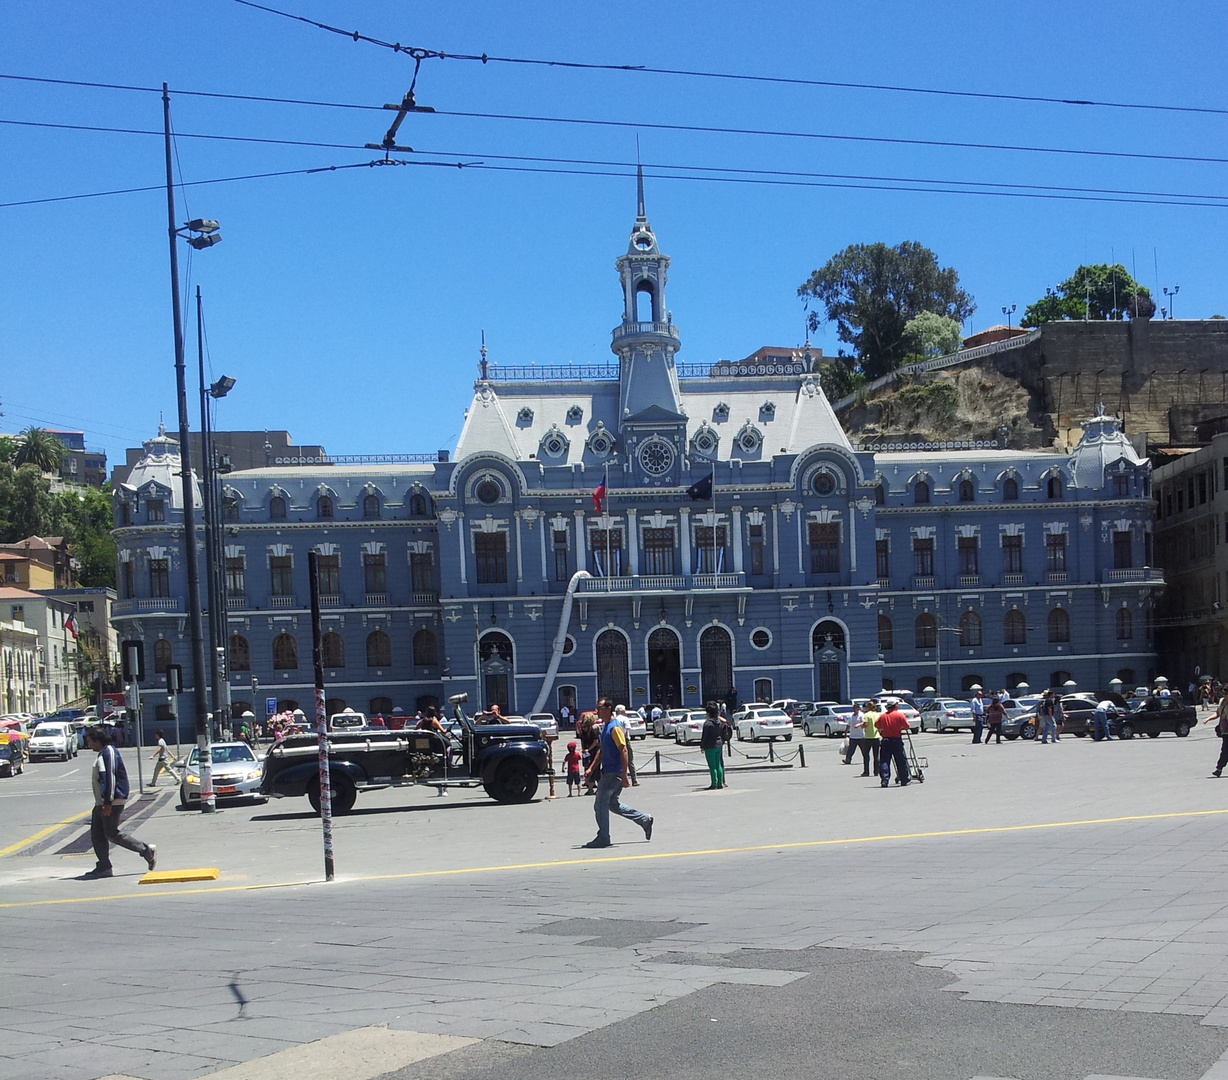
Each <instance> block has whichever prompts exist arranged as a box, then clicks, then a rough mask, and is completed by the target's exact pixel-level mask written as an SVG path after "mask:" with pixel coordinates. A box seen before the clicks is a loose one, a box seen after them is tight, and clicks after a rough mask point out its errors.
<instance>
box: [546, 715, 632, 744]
mask: <svg viewBox="0 0 1228 1080" xmlns="http://www.w3.org/2000/svg"><path fill="white" fill-rule="evenodd" d="M529 723H530V724H536V725H537V726H538V727H539V728H541V729H542V737H543V738H550V739H557V738H558V737H559V722H558V720H556V719H555V717H554V713H549V712H535V713H529ZM627 730H628V731H630V727H628V729H627ZM641 738H642V736H641Z"/></svg>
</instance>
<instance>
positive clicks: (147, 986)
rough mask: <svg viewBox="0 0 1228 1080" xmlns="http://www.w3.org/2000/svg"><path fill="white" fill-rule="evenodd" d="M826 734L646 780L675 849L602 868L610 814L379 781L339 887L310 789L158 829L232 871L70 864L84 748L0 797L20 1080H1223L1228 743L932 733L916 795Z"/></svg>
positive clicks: (355, 827)
mask: <svg viewBox="0 0 1228 1080" xmlns="http://www.w3.org/2000/svg"><path fill="white" fill-rule="evenodd" d="M656 745H658V744H654V742H653V741H652V740H649V742H648V743H647V744H638V745H637V751H638V752H639V754H640V756H641V760H643V759H644V758H648V757H649V756H650V752H651V751H652V750H653V749H655V747H656ZM659 745H660V746H661V747H663V748H664V747H665V746H666V745H667V744H664V743H661V744H659ZM805 745H806V748H807V766H808V767H807V768H805V769H800V768H792V769H786V770H780V771H771V772H769V771H757V772H744V773H738V772H735V773H733V774H731V776H730V781H731V784H732V786H731V787H730V789H728V790H727V791H723V792H708V791H704V790H702V787H703V785H704V783H705V782H706V775H704V776H702V777H701V776H700V775H698V774H694V773H679V772H671V773H667V774H665V775H662V776H659V777H658V776H655V775H646V776H645V777H644V778H643V782H642V783H641V785H640V786H639V787H638V788H632V789H631V790H630V791H628V792H627V801H628V802H630V803H631V804H632V805H635V806H636V807H638V808H640V809H643V810H645V811H647V812H648V813H651V814H653V815H654V816H655V817H656V822H657V824H656V828H655V830H654V833H653V838H652V841H651V843H646V842H645V841H644V839H643V836H642V834H641V832H640V831H639V830H638V829H636V828H635V827H634V826H632V825H630V824H629V823H626V822H623V821H620V820H617V819H616V820H615V821H614V822H613V825H612V829H613V836H614V840H615V846H614V847H613V848H611V849H609V850H608V851H603V852H589V851H585V850H583V849H581V848H580V846H579V845H581V844H582V843H584V842H585V841H587V840H589V839H590V838H591V837H592V835H593V833H594V826H593V821H592V801H591V799H586V798H572V799H567V798H566V797H564V798H561V799H558V800H556V801H553V802H548V801H544V800H540V801H537V802H534V803H532V804H530V805H527V806H508V807H503V806H497V805H495V804H492V803H490V802H489V801H488V800H486V799H484V798H482V797H481V796H480V795H478V794H476V793H464V792H453V793H451V794H449V795H448V796H447V797H446V798H440V797H437V796H436V795H435V794H434V792H433V791H432V790H430V789H425V790H417V789H415V790H408V791H407V790H399V791H387V792H382V793H377V794H372V795H364V796H362V797H360V799H359V802H358V804H357V807H356V811H355V813H353V814H351V815H349V816H347V817H345V818H342V819H338V821H337V823H336V828H335V834H336V852H337V866H338V874H339V877H338V880H336V881H334V882H332V883H331V884H326V883H324V882H323V881H322V880H321V878H322V866H323V858H322V852H321V841H320V827H319V821H318V819H315V818H313V817H311V816H310V814H309V813H308V810H307V806H306V802H305V800H296V801H290V800H283V801H274V802H271V803H269V804H268V805H267V806H255V807H236V808H228V809H226V810H225V812H223V813H219V814H217V815H216V816H215V817H213V818H207V817H202V816H201V815H199V814H197V813H185V812H182V811H179V810H178V809H177V808H176V806H175V801H174V799H173V797H172V794H171V792H172V789H171V788H169V787H166V788H163V789H160V791H159V793H158V795H157V796H156V797H155V798H153V799H151V800H148V801H145V802H142V803H141V804H140V808H139V809H138V808H136V807H134V808H132V810H131V811H130V813H131V814H132V815H133V816H134V817H140V820H139V821H138V823H137V824H136V825H135V827H134V831H135V832H136V834H137V835H138V836H140V837H141V838H142V839H145V840H148V841H151V842H154V843H156V844H157V845H158V851H159V869H177V868H192V867H212V866H216V867H217V868H218V869H219V871H220V875H219V878H218V880H217V881H215V882H203V883H193V884H184V885H173V886H146V885H140V884H138V881H139V876H140V873H141V872H142V871H143V869H144V867H143V864H142V863H141V862H140V860H139V859H137V857H136V856H133V855H131V854H130V853H128V852H125V851H118V852H116V854H115V866H116V877H115V878H113V879H111V880H108V881H92V882H80V881H76V880H73V877H74V876H75V875H76V874H79V873H81V872H83V871H85V870H87V869H89V868H90V866H92V856H90V855H89V854H88V844H83V843H82V839H81V838H82V833H83V831H84V828H85V824H86V823H85V821H84V820H77V821H71V822H67V823H66V824H63V823H64V822H65V821H66V819H68V818H70V817H72V816H73V815H75V814H79V813H81V812H82V811H84V810H86V809H87V808H88V803H89V791H88V774H87V772H86V770H85V769H84V768H83V767H82V766H83V765H84V764H85V762H86V759H85V758H80V759H78V760H77V761H76V762H69V763H65V764H62V765H61V764H47V765H38V766H35V767H32V768H30V769H29V770H27V773H26V775H25V776H24V777H20V778H16V779H15V780H11V781H3V782H0V815H3V820H4V821H5V823H6V828H5V830H4V840H3V842H2V843H0V852H2V853H3V854H2V856H0V915H2V916H3V925H4V950H3V952H2V953H0V956H2V959H0V981H2V984H3V986H4V995H3V1005H2V1006H0V1030H2V1031H3V1039H2V1040H0V1077H2V1078H4V1080H10V1078H14V1080H16V1078H23V1080H24V1078H44V1077H45V1078H49V1080H97V1078H99V1077H104V1076H123V1077H136V1078H140V1080H179V1078H195V1077H205V1076H215V1075H217V1076H222V1077H225V1078H226V1080H273V1078H278V1077H290V1076H294V1077H302V1076H304V1075H312V1076H333V1075H336V1076H338V1077H341V1076H345V1077H351V1078H352V1077H370V1078H375V1077H389V1076H395V1077H400V1078H405V1080H409V1078H417V1080H427V1078H439V1080H444V1078H452V1077H456V1078H460V1077H466V1078H470V1077H472V1078H475V1080H476V1078H482V1080H485V1078H490V1080H494V1078H496V1077H498V1078H513V1080H515V1078H519V1077H525V1078H528V1077H547V1078H548V1077H554V1076H558V1077H564V1076H566V1077H569V1078H571V1077H577V1076H590V1077H599V1078H604V1077H610V1078H615V1077H666V1078H690V1077H700V1076H705V1077H706V1076H710V1075H712V1074H713V1073H714V1072H716V1071H718V1070H720V1071H728V1072H729V1073H731V1074H733V1075H749V1076H760V1075H762V1076H768V1075H771V1076H774V1077H775V1076H780V1077H824V1078H826V1077H833V1078H835V1077H853V1078H861V1077H865V1078H872V1077H892V1076H909V1077H923V1078H928V1077H933V1078H954V1080H972V1078H974V1077H982V1078H984V1077H994V1078H1016V1080H1041V1078H1063V1080H1065V1078H1070V1080H1084V1078H1087V1077H1092V1076H1095V1077H1145V1078H1153V1080H1185V1078H1187V1077H1188V1078H1190V1080H1195V1078H1199V1077H1212V1078H1224V1077H1228V1060H1226V1061H1225V1063H1223V1064H1217V1062H1218V1061H1219V1059H1220V1058H1221V1055H1224V1053H1225V1051H1226V1050H1228V964H1226V962H1225V961H1226V960H1228V873H1226V871H1228V854H1226V853H1225V845H1224V842H1223V837H1224V835H1225V833H1226V831H1228V809H1226V807H1228V788H1225V787H1224V786H1223V785H1222V783H1221V782H1219V781H1216V780H1213V779H1210V778H1209V775H1208V774H1209V772H1210V769H1211V767H1212V765H1213V764H1214V759H1215V755H1216V753H1217V750H1218V745H1219V743H1218V739H1216V738H1215V737H1214V736H1213V735H1212V734H1211V732H1210V729H1209V728H1208V727H1201V726H1200V728H1199V729H1198V731H1197V732H1196V733H1195V734H1194V735H1193V736H1192V737H1190V738H1188V739H1176V738H1174V737H1172V736H1169V735H1166V736H1163V737H1161V738H1159V739H1155V740H1150V739H1135V740H1132V741H1130V742H1120V741H1114V742H1112V743H1109V744H1105V745H1100V744H1094V743H1092V742H1091V741H1090V740H1086V739H1083V740H1076V739H1073V738H1066V739H1063V740H1062V741H1061V742H1060V743H1059V744H1057V745H1055V746H1036V745H1032V744H1026V743H1022V742H1016V743H1013V744H1003V745H1001V746H997V745H994V746H988V747H985V746H974V745H971V744H970V743H969V741H968V736H967V735H966V734H959V735H955V734H951V735H932V734H931V735H926V736H922V737H919V738H918V739H917V748H918V752H920V753H922V754H924V755H925V756H926V757H928V759H929V768H928V770H927V771H926V781H925V783H924V784H913V785H910V786H909V787H908V788H906V789H898V788H894V787H893V788H892V789H890V790H883V789H881V788H880V787H879V785H878V783H877V781H875V780H865V779H862V778H861V777H860V775H859V770H858V769H857V768H856V766H852V767H844V766H842V765H841V764H840V760H839V757H838V756H837V753H836V743H835V742H834V741H832V742H827V741H825V740H821V739H812V740H806V744H805ZM641 747H642V748H643V749H641ZM692 753H694V754H695V755H696V756H697V754H698V752H697V751H692ZM128 756H129V758H130V759H131V751H129V755H128ZM132 771H133V772H135V769H133V770H132ZM543 793H544V790H543ZM564 794H565V792H564ZM56 826H59V827H58V828H57V827H56ZM40 834H41V835H40ZM35 837H37V839H34V840H33V841H32V842H26V841H27V840H30V839H31V838H35Z"/></svg>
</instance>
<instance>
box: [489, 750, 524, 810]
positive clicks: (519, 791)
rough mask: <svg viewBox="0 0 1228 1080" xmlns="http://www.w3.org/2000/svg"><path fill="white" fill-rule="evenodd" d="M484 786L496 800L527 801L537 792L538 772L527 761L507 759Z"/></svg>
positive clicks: (505, 801) (504, 801) (503, 801)
mask: <svg viewBox="0 0 1228 1080" xmlns="http://www.w3.org/2000/svg"><path fill="white" fill-rule="evenodd" d="M483 787H484V788H485V789H486V794H487V795H489V796H490V797H491V798H492V799H494V800H495V801H496V802H500V803H527V802H528V801H529V800H530V799H532V798H533V796H534V795H536V794H537V773H536V772H535V771H534V770H533V766H532V765H530V764H529V763H528V762H527V761H517V760H512V761H505V762H503V764H502V765H500V766H499V767H498V768H497V769H496V770H495V775H494V776H493V777H492V778H491V781H490V783H489V784H484V785H483Z"/></svg>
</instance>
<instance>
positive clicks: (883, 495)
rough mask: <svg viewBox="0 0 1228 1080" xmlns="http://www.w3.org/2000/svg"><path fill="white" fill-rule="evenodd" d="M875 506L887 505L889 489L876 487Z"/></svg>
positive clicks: (877, 485)
mask: <svg viewBox="0 0 1228 1080" xmlns="http://www.w3.org/2000/svg"><path fill="white" fill-rule="evenodd" d="M874 505H875V506H886V505H887V489H886V488H885V487H883V485H882V484H875V485H874Z"/></svg>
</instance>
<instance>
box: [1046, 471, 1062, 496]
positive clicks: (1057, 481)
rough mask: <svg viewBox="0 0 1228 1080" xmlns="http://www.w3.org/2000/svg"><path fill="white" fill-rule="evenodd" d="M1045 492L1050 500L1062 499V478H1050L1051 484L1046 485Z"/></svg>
mask: <svg viewBox="0 0 1228 1080" xmlns="http://www.w3.org/2000/svg"><path fill="white" fill-rule="evenodd" d="M1045 492H1046V494H1047V496H1048V497H1049V498H1050V499H1060V498H1061V497H1062V478H1061V477H1060V476H1051V477H1049V482H1048V483H1047V484H1046V485H1045Z"/></svg>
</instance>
